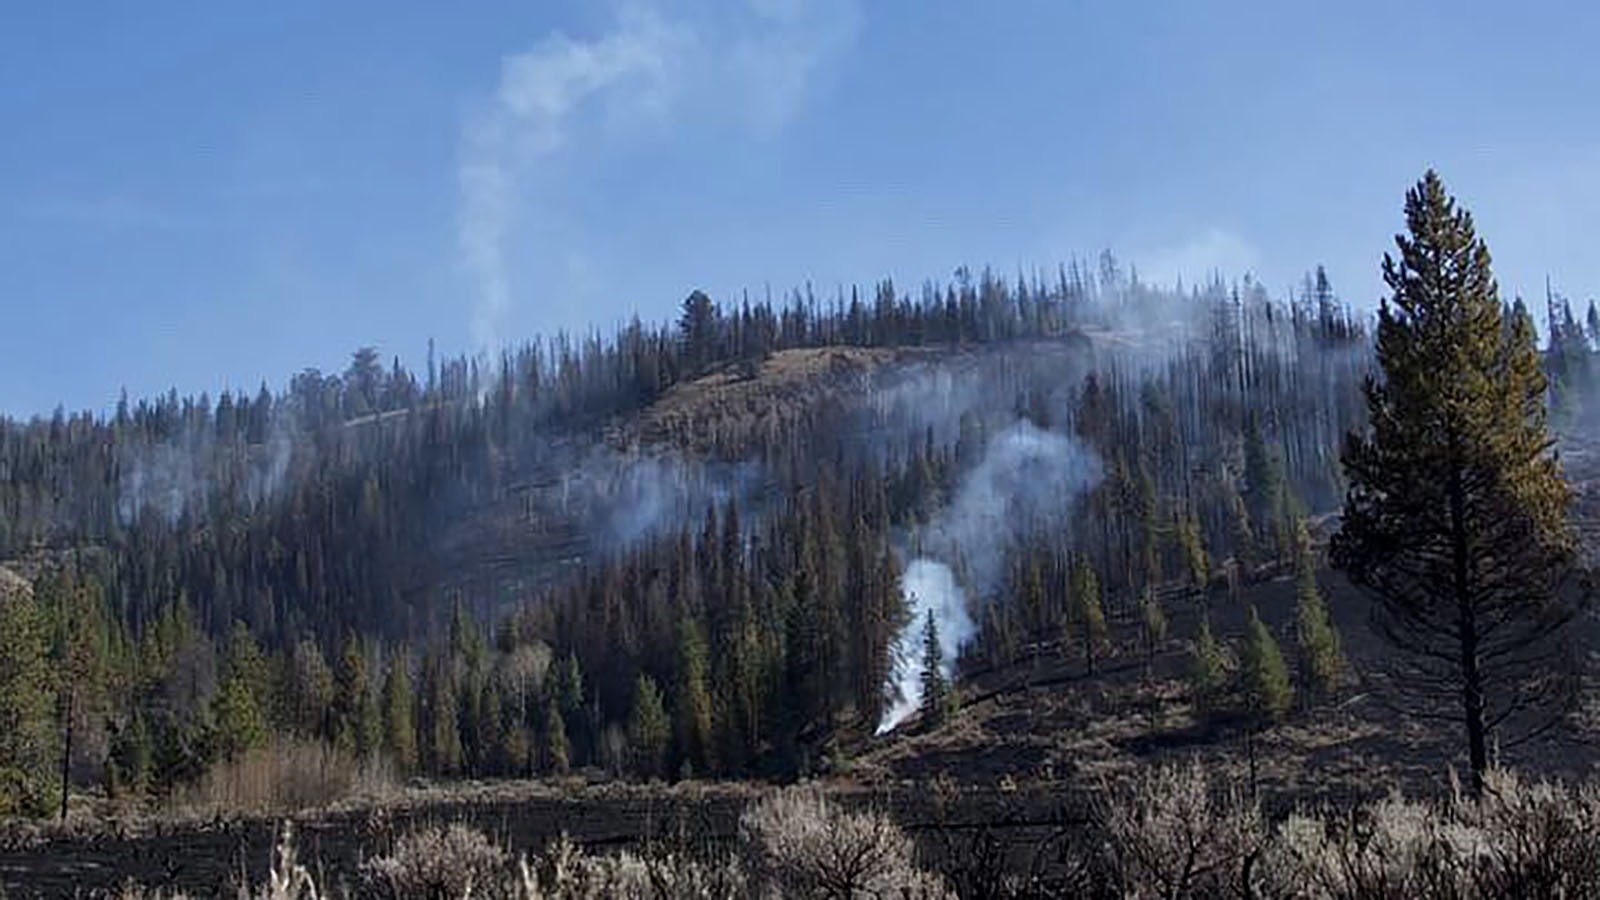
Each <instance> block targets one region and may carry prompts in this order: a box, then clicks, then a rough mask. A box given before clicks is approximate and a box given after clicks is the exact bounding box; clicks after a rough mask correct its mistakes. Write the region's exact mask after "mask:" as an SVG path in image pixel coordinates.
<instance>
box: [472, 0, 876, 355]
mask: <svg viewBox="0 0 1600 900" xmlns="http://www.w3.org/2000/svg"><path fill="white" fill-rule="evenodd" d="M616 10H617V11H616V15H615V20H614V22H613V23H612V25H611V26H610V28H609V29H608V30H607V31H606V32H604V33H602V34H600V35H598V36H596V37H593V38H591V39H588V40H580V39H574V38H572V37H569V36H567V35H565V34H561V33H556V34H553V35H552V36H550V37H548V38H546V39H545V40H543V41H541V42H539V43H538V44H536V45H534V46H533V47H532V48H531V49H530V50H528V51H527V52H525V53H521V54H517V55H513V56H508V57H506V58H505V59H503V60H502V62H501V70H500V79H499V82H498V84H497V86H496V89H495V91H494V93H493V94H492V95H491V96H490V97H489V98H488V99H487V101H486V102H485V103H484V104H482V106H481V107H480V108H479V109H477V110H476V111H475V113H474V114H473V115H471V116H470V117H469V119H468V121H467V123H466V126H465V127H464V129H463V132H462V137H461V146H460V158H459V163H458V171H457V180H458V182H459V190H460V213H459V221H458V222H457V242H458V244H459V249H460V252H461V257H462V262H463V264H464V266H465V268H466V270H467V272H468V274H469V275H470V277H471V278H472V279H473V281H474V282H475V286H476V289H477V290H476V294H477V296H476V298H475V300H474V304H473V309H472V317H471V323H470V325H471V331H472V338H473V340H474V341H475V342H476V345H477V349H478V350H479V351H480V352H492V351H493V350H495V349H496V348H497V347H498V346H499V344H500V343H501V342H502V341H503V340H504V334H503V332H504V329H505V327H506V325H507V319H508V317H509V315H510V313H511V311H512V306H513V294H514V286H513V284H512V281H513V279H512V274H511V269H512V266H511V264H510V261H509V256H508V252H507V247H508V244H509V243H510V242H511V240H512V238H513V236H514V235H513V232H514V231H516V230H517V228H518V220H519V219H535V220H537V222H538V224H541V225H542V226H544V227H542V228H540V229H539V232H540V234H541V235H542V236H546V237H550V238H554V237H557V236H560V235H562V234H563V233H565V232H569V231H571V229H567V228H563V227H561V226H562V224H563V223H562V221H561V216H560V215H559V214H558V212H557V211H555V210H553V209H551V208H549V202H548V199H546V202H544V203H541V202H540V200H541V198H539V197H538V196H525V195H536V194H537V193H538V191H537V189H536V188H534V187H532V186H530V184H529V182H530V180H531V179H530V176H531V175H534V174H536V173H538V174H545V175H546V176H547V177H548V176H549V170H556V169H560V170H562V176H563V177H569V178H570V177H582V176H581V174H577V173H574V172H572V171H570V170H569V169H568V168H567V166H568V164H570V163H571V162H572V159H571V157H575V156H577V154H576V153H574V152H573V150H574V149H575V148H576V147H577V145H578V144H579V142H580V140H583V139H585V138H588V137H593V136H604V137H612V138H614V137H616V136H617V135H619V134H626V133H627V132H628V131H629V130H630V129H636V128H637V126H640V125H657V126H670V127H672V128H678V129H683V128H686V127H704V126H710V127H719V126H721V127H724V128H728V127H731V128H733V129H734V130H736V131H737V132H738V133H739V134H741V135H744V136H747V137H748V136H753V137H756V138H762V137H768V136H771V135H772V134H775V133H776V132H777V131H779V130H780V129H782V128H783V127H784V126H785V125H786V124H787V123H788V122H789V121H790V120H791V119H792V117H793V116H794V115H795V114H796V112H797V111H798V110H799V108H800V107H801V105H802V101H803V100H804V98H805V97H806V95H807V94H808V93H809V92H810V90H811V89H812V87H813V86H814V85H815V83H816V82H817V81H818V80H819V79H820V77H821V75H822V70H823V69H824V67H825V66H824V64H825V63H826V62H827V61H829V60H830V59H832V58H833V57H834V56H836V55H837V54H839V53H841V52H843V51H844V50H845V49H846V48H847V47H849V46H850V44H851V43H852V42H853V41H854V37H855V33H856V31H857V28H858V21H859V14H858V11H857V8H856V0H747V2H745V3H741V4H722V3H717V4H700V3H688V4H657V3H654V2H649V0H629V2H625V3H622V4H620V5H618V6H617V7H616ZM658 130H659V129H658ZM522 224H523V225H524V226H526V225H527V224H529V223H527V222H523V223H522ZM531 249H532V254H531V255H533V256H535V257H538V258H541V259H543V260H544V261H546V262H550V261H552V260H557V259H559V260H563V261H564V264H565V265H567V266H568V267H570V266H572V265H573V261H574V260H580V259H585V258H587V257H588V255H589V254H586V253H584V252H582V251H581V250H579V249H577V248H573V247H554V248H553V247H548V246H537V247H533V248H531ZM517 255H518V257H519V258H522V257H527V256H529V255H530V253H529V251H528V250H527V249H525V248H519V252H518V254H517ZM584 267H585V266H579V268H584ZM549 281H550V279H543V280H541V283H542V284H546V283H548V282H549ZM558 289H559V285H558Z"/></svg>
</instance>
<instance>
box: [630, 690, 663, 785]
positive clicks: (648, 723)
mask: <svg viewBox="0 0 1600 900" xmlns="http://www.w3.org/2000/svg"><path fill="white" fill-rule="evenodd" d="M671 734H672V732H671V725H670V724H669V723H668V721H667V711H666V708H665V707H664V706H663V705H662V702H661V691H660V690H659V689H657V688H656V683H655V681H654V680H652V679H651V678H650V676H648V675H640V676H639V681H638V686H637V687H636V688H635V690H634V695H633V714H632V715H630V716H629V717H628V745H629V750H630V753H631V755H632V757H633V768H634V771H635V772H637V773H639V774H640V775H644V776H646V777H654V776H657V775H660V774H661V772H662V765H663V763H664V761H665V758H666V752H667V741H668V739H669V738H670V736H671Z"/></svg>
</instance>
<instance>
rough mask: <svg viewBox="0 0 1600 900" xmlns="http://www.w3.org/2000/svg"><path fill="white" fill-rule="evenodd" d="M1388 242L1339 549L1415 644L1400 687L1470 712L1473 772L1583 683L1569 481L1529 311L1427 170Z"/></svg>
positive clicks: (1399, 639)
mask: <svg viewBox="0 0 1600 900" xmlns="http://www.w3.org/2000/svg"><path fill="white" fill-rule="evenodd" d="M1405 212H1406V226H1407V230H1408V234H1404V235H1400V236H1397V237H1396V239H1395V243H1396V245H1397V247H1398V250H1399V257H1398V259H1397V258H1394V257H1391V256H1387V255H1386V256H1385V257H1384V263H1383V277H1384V281H1385V282H1386V283H1387V285H1388V287H1389V290H1390V292H1391V295H1390V296H1389V297H1387V298H1386V299H1385V300H1384V302H1383V304H1382V307H1381V309H1380V310H1379V315H1378V337H1377V359H1378V364H1379V365H1380V366H1381V367H1382V370H1383V374H1382V377H1381V378H1369V380H1368V382H1367V385H1366V399H1367V409H1368V418H1369V422H1370V425H1369V430H1368V432H1367V433H1366V434H1357V435H1351V437H1350V439H1349V440H1348V441H1347V443H1346V447H1345V452H1344V466H1345V471H1346V473H1347V475H1348V478H1349V482H1350V487H1349V493H1348V496H1347V498H1346V501H1345V508H1344V519H1343V527H1342V529H1341V530H1340V532H1339V534H1338V535H1337V536H1336V537H1335V539H1334V544H1333V552H1334V559H1335V562H1336V564H1338V565H1339V566H1341V567H1343V568H1344V569H1345V570H1346V571H1348V572H1349V575H1350V578H1351V580H1352V581H1353V582H1355V583H1356V584H1358V585H1361V586H1363V587H1364V588H1366V589H1367V590H1368V591H1369V592H1370V593H1371V595H1372V597H1373V599H1374V602H1375V609H1374V621H1375V623H1376V625H1377V627H1378V629H1379V631H1380V633H1382V634H1383V635H1384V636H1385V637H1386V638H1387V639H1388V640H1389V641H1390V642H1391V643H1393V644H1394V645H1395V646H1396V647H1397V648H1399V649H1400V650H1401V651H1404V656H1405V659H1404V663H1403V668H1401V670H1399V671H1396V672H1393V673H1392V674H1393V675H1394V676H1396V677H1394V678H1393V679H1392V687H1393V688H1394V689H1395V690H1396V691H1398V692H1401V693H1402V695H1403V696H1406V697H1408V698H1409V699H1411V700H1413V701H1416V704H1417V706H1418V707H1420V710H1419V711H1420V712H1422V713H1425V714H1429V715H1433V716H1440V715H1447V716H1450V717H1451V718H1454V719H1457V720H1459V721H1460V722H1461V724H1462V725H1463V728H1464V730H1465V736H1466V743H1467V753H1468V757H1469V760H1470V763H1471V766H1472V772H1473V780H1474V786H1475V787H1481V786H1482V779H1483V773H1484V770H1485V769H1486V768H1487V767H1488V765H1489V738H1490V735H1491V734H1492V733H1495V732H1496V730H1497V729H1499V728H1500V727H1501V726H1509V727H1508V730H1509V731H1513V732H1515V733H1516V734H1514V735H1513V739H1514V738H1515V737H1516V736H1518V735H1525V734H1528V733H1530V729H1537V728H1539V727H1540V726H1542V725H1545V724H1548V723H1550V722H1552V721H1554V718H1553V716H1554V715H1555V714H1559V713H1560V711H1561V710H1562V709H1564V708H1565V704H1566V702H1567V700H1568V699H1569V698H1571V697H1572V696H1573V694H1572V687H1573V679H1571V678H1570V677H1568V676H1569V674H1570V671H1571V669H1570V667H1569V666H1567V665H1565V664H1564V658H1563V657H1564V654H1563V653H1562V647H1561V644H1560V641H1559V640H1558V638H1559V636H1560V632H1561V629H1562V627H1563V626H1564V625H1566V624H1567V623H1568V622H1569V621H1570V620H1571V619H1572V618H1573V616H1574V615H1575V612H1576V609H1575V606H1574V601H1572V600H1571V599H1570V595H1569V594H1568V593H1566V592H1564V591H1563V585H1564V582H1565V580H1566V577H1567V575H1568V573H1569V572H1570V570H1571V564H1572V561H1573V554H1574V542H1573V538H1572V535H1571V534H1570V532H1569V527H1568V522H1567V507H1568V501H1569V489H1568V487H1567V485H1566V483H1565V482H1564V481H1563V480H1562V478H1561V472H1560V469H1559V467H1558V464H1557V461H1556V459H1555V458H1554V456H1553V455H1552V453H1551V452H1550V449H1551V444H1552V439H1551V437H1550V433H1549V431H1548V429H1547V428H1546V423H1545V417H1546V410H1545V405H1544V399H1545V397H1544V394H1545V387H1546V381H1545V376H1544V374H1543V373H1542V372H1541V370H1540V359H1539V352H1538V350H1537V348H1536V347H1535V346H1534V337H1533V330H1532V325H1531V323H1530V322H1528V321H1527V320H1526V318H1525V317H1523V316H1520V315H1519V316H1513V317H1512V321H1510V322H1509V323H1508V322H1505V321H1503V315H1504V314H1503V312H1502V307H1501V303H1500V297H1499V289H1498V287H1497V286H1496V284H1495V280H1494V275H1493V273H1492V272H1491V271H1490V266H1489V249H1488V247H1487V246H1486V245H1485V244H1484V242H1483V241H1482V240H1481V239H1479V238H1478V236H1477V234H1476V232H1475V230H1474V227H1473V222H1472V216H1471V214H1470V213H1468V212H1467V211H1465V210H1462V209H1458V208H1457V207H1456V204H1455V201H1454V199H1453V198H1451V197H1450V196H1449V195H1448V194H1447V193H1446V192H1445V187H1444V184H1443V182H1441V181H1440V180H1439V176H1438V175H1436V174H1434V173H1433V172H1432V171H1430V172H1428V173H1427V174H1426V175H1425V176H1424V177H1423V179H1422V181H1421V182H1419V183H1418V184H1417V185H1416V187H1415V188H1413V189H1412V190H1411V191H1410V192H1408V193H1407V195H1406V207H1405Z"/></svg>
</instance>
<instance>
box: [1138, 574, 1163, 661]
mask: <svg viewBox="0 0 1600 900" xmlns="http://www.w3.org/2000/svg"><path fill="white" fill-rule="evenodd" d="M1139 622H1140V624H1141V625H1142V626H1143V628H1144V642H1145V659H1146V665H1147V666H1148V664H1149V663H1150V662H1151V661H1153V660H1154V659H1155V653H1156V648H1157V647H1159V646H1160V645H1161V642H1162V641H1165V640H1166V639H1167V629H1168V627H1169V625H1170V622H1169V621H1168V619H1167V611H1166V610H1164V609H1162V608H1161V601H1160V600H1158V599H1157V598H1156V595H1155V591H1153V590H1150V589H1149V588H1146V589H1145V590H1144V591H1142V592H1141V593H1140V594H1139Z"/></svg>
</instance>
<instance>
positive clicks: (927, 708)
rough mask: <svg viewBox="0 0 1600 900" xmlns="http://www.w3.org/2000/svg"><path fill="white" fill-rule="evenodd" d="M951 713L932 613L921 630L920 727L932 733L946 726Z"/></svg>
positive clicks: (935, 623) (942, 654)
mask: <svg viewBox="0 0 1600 900" xmlns="http://www.w3.org/2000/svg"><path fill="white" fill-rule="evenodd" d="M951 710H952V697H951V692H950V683H949V682H948V681H947V680H946V679H945V675H944V648H943V647H942V646H941V645H940V644H939V623H938V621H936V620H935V619H934V617H933V610H931V609H930V610H928V616H927V619H926V621H925V622H924V624H923V626H922V725H923V727H924V728H926V729H928V730H930V731H931V730H933V729H935V728H938V727H939V726H941V725H943V724H944V723H945V720H946V719H947V718H949V716H950V713H951Z"/></svg>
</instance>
